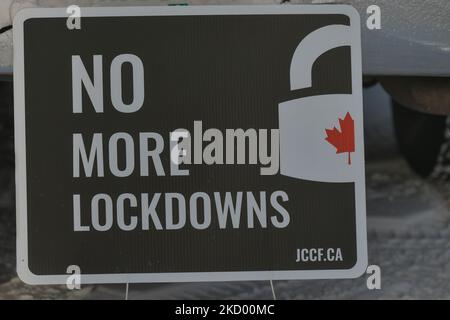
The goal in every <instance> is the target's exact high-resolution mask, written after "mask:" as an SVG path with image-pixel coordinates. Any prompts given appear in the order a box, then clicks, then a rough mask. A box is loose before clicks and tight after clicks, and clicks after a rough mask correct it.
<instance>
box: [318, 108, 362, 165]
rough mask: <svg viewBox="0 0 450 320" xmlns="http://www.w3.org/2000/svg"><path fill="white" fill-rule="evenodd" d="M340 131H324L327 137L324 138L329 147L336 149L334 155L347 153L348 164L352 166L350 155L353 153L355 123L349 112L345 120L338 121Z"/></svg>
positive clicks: (334, 129)
mask: <svg viewBox="0 0 450 320" xmlns="http://www.w3.org/2000/svg"><path fill="white" fill-rule="evenodd" d="M339 125H340V127H341V131H339V130H338V129H336V127H334V128H333V129H332V130H330V129H325V132H326V134H327V137H326V138H325V140H326V141H328V142H329V143H330V144H331V145H333V146H334V147H335V148H336V153H346V152H348V164H349V165H351V164H352V159H351V157H350V154H351V153H352V152H355V121H353V118H352V116H351V115H350V113H349V112H347V114H346V115H345V118H344V119H343V120H342V119H339Z"/></svg>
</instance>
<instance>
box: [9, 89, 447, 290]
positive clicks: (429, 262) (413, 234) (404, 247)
mask: <svg viewBox="0 0 450 320" xmlns="http://www.w3.org/2000/svg"><path fill="white" fill-rule="evenodd" d="M379 90H380V89H379V88H374V89H372V90H370V91H366V92H365V96H366V103H365V106H366V107H367V108H368V109H367V110H366V124H365V125H366V148H367V155H368V159H367V165H366V177H367V210H368V212H367V214H368V244H369V264H376V265H379V266H380V267H381V272H382V289H381V290H374V291H370V290H368V289H367V287H366V277H364V276H363V277H361V278H359V279H354V280H320V281H317V280H314V281H312V280H310V281H276V282H274V286H275V292H276V295H277V298H279V299H334V298H337V299H396V298H402V299H418V298H426V299H450V281H449V280H450V208H449V206H450V186H448V185H445V184H441V185H438V184H436V183H434V182H431V181H426V180H423V179H421V178H419V177H417V176H416V175H414V174H413V173H412V172H411V170H410V169H409V168H408V167H407V165H406V163H405V161H404V160H403V159H402V158H401V157H400V156H399V155H398V154H397V153H396V152H395V143H394V140H393V137H392V128H391V126H390V121H391V118H390V110H389V108H388V107H387V104H386V97H385V96H383V94H382V93H380V91H379ZM11 92H12V85H11V84H10V83H9V84H5V83H1V82H0V299H124V297H125V285H97V286H85V287H83V288H82V290H79V291H69V290H67V289H66V288H65V287H64V286H28V285H25V284H23V283H22V282H21V281H20V280H19V279H18V278H17V277H16V274H15V214H14V205H13V203H14V178H13V172H14V166H13V144H12V117H11V111H12V97H11V95H12V93H11ZM380 97H381V98H380ZM380 99H381V100H380ZM383 101H384V102H383ZM371 104H372V106H371ZM373 104H376V105H377V108H376V109H374V106H373ZM374 110H376V111H374ZM380 134H382V135H383V138H382V139H380V138H379V135H380ZM380 140H381V142H380ZM129 298H130V299H179V298H185V299H271V298H272V292H271V288H270V285H269V282H268V281H261V282H228V283H184V284H150V285H149V284H132V285H130V287H129Z"/></svg>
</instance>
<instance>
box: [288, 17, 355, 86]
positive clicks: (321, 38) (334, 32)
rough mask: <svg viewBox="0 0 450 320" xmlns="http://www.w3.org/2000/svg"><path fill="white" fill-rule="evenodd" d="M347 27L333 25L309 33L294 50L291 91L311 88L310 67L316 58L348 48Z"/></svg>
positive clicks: (349, 33) (348, 34) (349, 32)
mask: <svg viewBox="0 0 450 320" xmlns="http://www.w3.org/2000/svg"><path fill="white" fill-rule="evenodd" d="M350 43H351V29H350V27H349V26H345V25H341V24H334V25H329V26H326V27H323V28H320V29H318V30H315V31H313V32H311V33H310V34H309V35H307V36H306V37H305V38H304V39H303V40H302V41H301V42H300V44H299V45H298V47H297V48H296V49H295V52H294V55H293V56H292V60H291V70H290V77H291V90H299V89H306V88H310V87H311V86H312V67H313V65H314V62H316V60H317V58H319V57H320V56H321V55H322V54H324V53H325V52H327V51H329V50H331V49H335V48H338V47H343V46H350Z"/></svg>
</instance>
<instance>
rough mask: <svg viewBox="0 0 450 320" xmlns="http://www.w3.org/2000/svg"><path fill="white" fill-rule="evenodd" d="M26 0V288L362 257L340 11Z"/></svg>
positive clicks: (359, 138)
mask: <svg viewBox="0 0 450 320" xmlns="http://www.w3.org/2000/svg"><path fill="white" fill-rule="evenodd" d="M68 19H70V17H69V18H68V15H67V13H66V12H65V10H64V9H38V10H36V9H32V10H25V11H22V12H21V13H19V16H18V17H17V18H16V20H15V22H14V23H15V24H14V44H15V56H14V59H15V60H14V61H15V65H14V81H15V90H16V91H15V101H16V106H15V108H16V114H15V117H16V118H15V120H16V151H17V178H18V179H17V215H18V233H17V236H18V257H17V259H18V272H19V275H20V277H21V278H22V279H23V280H24V281H26V282H28V283H65V282H66V279H67V276H68V273H69V274H70V272H72V271H69V270H78V272H80V273H81V279H82V282H84V283H95V282H157V281H198V280H211V281H214V280H248V279H255V280H256V279H260V280H262V279H308V278H347V277H356V276H359V275H361V274H362V272H363V271H364V269H365V266H366V262H367V252H366V229H365V198H364V193H365V191H364V152H363V123H362V94H361V83H362V82H361V53H360V50H361V48H360V36H359V34H360V27H359V17H358V15H357V13H356V11H355V10H353V9H352V8H350V7H347V6H323V5H320V6H236V7H229V6H224V7H222V6H217V7H153V8H151V7H146V8H103V9H99V8H96V9H84V8H82V9H81V15H80V18H79V21H78V23H79V25H78V27H70V23H68Z"/></svg>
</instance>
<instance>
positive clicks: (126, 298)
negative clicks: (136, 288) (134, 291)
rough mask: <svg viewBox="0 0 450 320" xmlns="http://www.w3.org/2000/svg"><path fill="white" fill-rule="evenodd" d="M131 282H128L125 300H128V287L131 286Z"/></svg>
mask: <svg viewBox="0 0 450 320" xmlns="http://www.w3.org/2000/svg"><path fill="white" fill-rule="evenodd" d="M129 285H130V284H129V282H127V285H126V286H125V300H128V288H129Z"/></svg>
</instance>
